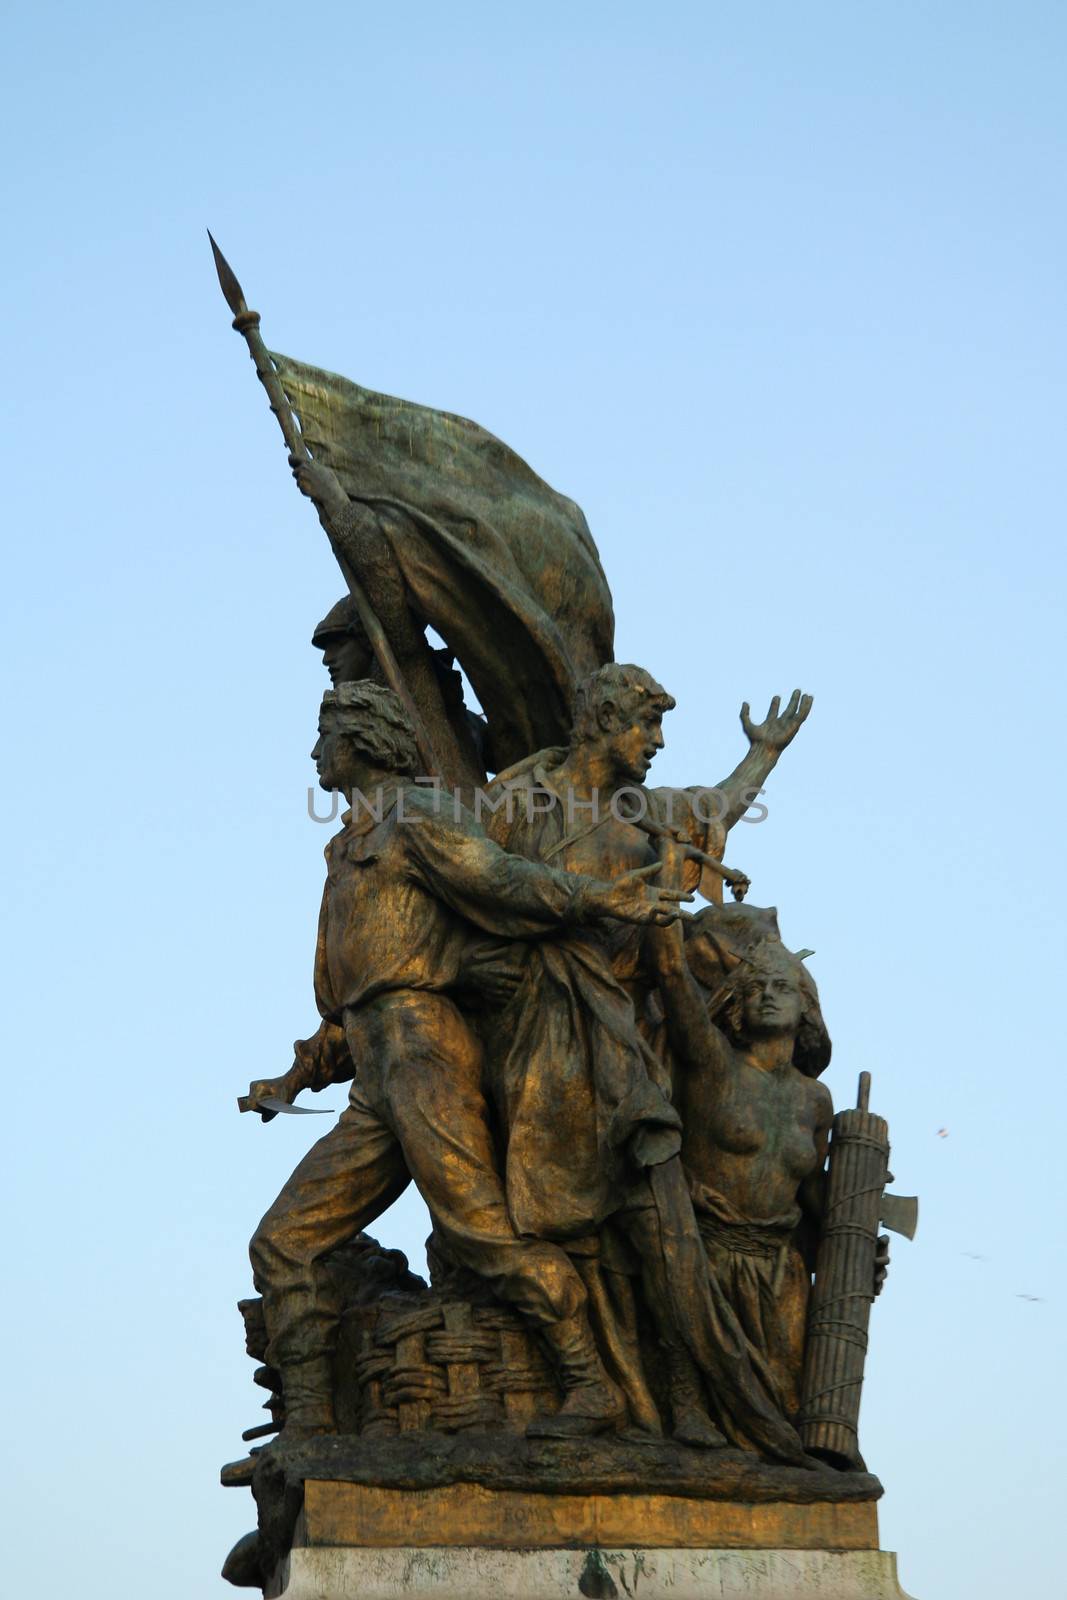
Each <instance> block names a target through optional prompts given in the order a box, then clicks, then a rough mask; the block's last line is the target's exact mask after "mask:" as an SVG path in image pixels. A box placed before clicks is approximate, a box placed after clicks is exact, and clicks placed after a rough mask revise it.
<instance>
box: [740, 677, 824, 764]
mask: <svg viewBox="0 0 1067 1600" xmlns="http://www.w3.org/2000/svg"><path fill="white" fill-rule="evenodd" d="M811 702H812V697H811V695H810V694H801V692H800V690H799V689H794V690H793V693H792V694H791V695H790V697H789V704H788V705H787V706H786V708H785V710H784V711H783V712H782V713H781V715H779V712H778V708H779V706H780V705H781V703H782V697H781V695H777V694H776V695H775V697H774V699H773V700H772V701H771V703H770V706H769V707H768V710H767V715H766V717H765V718H764V720H763V721H762V722H756V723H754V722H753V721H752V714H751V711H750V710H749V704H748V701H747V700H746V701H745V703H744V705H743V706H742V707H741V726H742V728H744V730H745V735H746V737H747V739H748V742H749V744H752V745H762V747H763V748H764V749H765V750H784V749H785V747H786V745H787V744H789V743H790V742H791V740H793V739H795V738H796V735H797V730H798V729H799V727H800V724H801V723H802V722H803V721H804V720H805V718H806V717H807V715H808V712H809V711H810V710H811Z"/></svg>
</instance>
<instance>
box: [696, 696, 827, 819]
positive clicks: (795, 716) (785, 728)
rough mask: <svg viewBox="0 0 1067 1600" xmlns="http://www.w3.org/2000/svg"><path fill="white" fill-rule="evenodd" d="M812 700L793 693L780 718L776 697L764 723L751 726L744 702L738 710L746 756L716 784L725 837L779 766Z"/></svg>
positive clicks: (777, 698)
mask: <svg viewBox="0 0 1067 1600" xmlns="http://www.w3.org/2000/svg"><path fill="white" fill-rule="evenodd" d="M811 703H812V697H811V695H810V694H801V692H800V690H799V689H794V690H793V693H792V694H791V696H790V697H789V704H788V705H787V706H786V708H785V710H784V711H783V712H782V713H781V714H779V710H778V708H779V706H780V705H781V696H780V695H775V697H774V699H773V700H772V701H771V704H770V708H769V709H768V712H767V715H766V718H765V719H764V721H763V722H760V723H753V721H752V715H751V712H750V710H749V705H748V701H747V700H746V701H745V703H744V705H743V706H742V707H741V726H742V728H744V730H745V735H746V737H747V739H748V742H749V750H748V754H747V755H746V756H744V757H743V759H742V760H741V761H740V762H739V763H738V765H737V766H736V767H735V768H734V770H733V772H731V774H730V776H729V777H728V778H724V779H723V781H722V783H720V784H718V785H717V786H716V787H717V791H718V793H719V794H720V795H721V796H722V799H721V801H720V803H719V811H720V815H721V817H722V825H723V827H724V828H725V829H726V831H727V833H728V832H729V831H730V829H731V828H732V827H733V825H734V823H735V822H737V821H738V820H739V818H741V817H743V816H744V814H745V812H746V811H747V810H748V808H749V806H750V805H751V804H752V802H753V800H754V799H755V798H756V795H757V794H758V793H759V791H760V789H762V787H763V785H764V783H765V782H766V781H767V779H768V778H769V777H770V775H771V773H772V772H773V771H774V769H775V767H776V766H777V765H778V757H779V756H780V755H781V753H782V751H783V750H784V749H785V747H786V745H787V744H791V743H792V741H793V740H794V739H795V738H796V736H797V733H798V731H799V729H800V725H801V723H802V722H803V721H804V720H805V718H806V717H807V715H808V712H809V711H810V710H811Z"/></svg>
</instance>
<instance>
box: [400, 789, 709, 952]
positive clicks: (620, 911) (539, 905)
mask: <svg viewBox="0 0 1067 1600" xmlns="http://www.w3.org/2000/svg"><path fill="white" fill-rule="evenodd" d="M404 810H405V817H406V820H407V821H409V822H410V823H411V826H410V827H407V828H405V829H404V841H405V844H406V847H407V855H408V863H409V871H410V872H411V874H412V875H413V876H414V877H415V878H416V879H417V880H418V881H419V882H421V883H422V885H423V887H424V888H426V889H428V890H429V892H430V893H431V894H432V895H434V896H435V897H436V898H437V899H439V900H443V901H444V902H445V904H446V905H449V906H451V907H452V909H453V911H456V912H458V913H459V915H460V916H462V917H465V918H466V919H467V921H468V922H472V923H473V924H474V926H475V927H477V928H481V929H483V930H484V931H485V932H486V933H490V934H494V935H496V937H498V938H503V939H528V938H538V937H540V936H541V935H543V934H546V933H552V932H554V931H556V930H557V929H559V928H560V927H563V926H568V925H570V926H575V925H578V926H581V925H583V924H586V923H589V922H592V921H594V920H595V919H597V918H599V917H614V918H616V919H617V920H619V921H621V922H636V923H650V922H666V921H667V920H668V919H671V918H674V917H677V916H678V915H679V911H678V903H679V902H680V901H682V900H691V899H692V895H690V894H686V893H685V892H684V891H681V890H669V889H660V888H659V887H658V886H657V885H655V884H653V883H651V882H649V881H648V880H649V878H650V877H651V876H654V875H655V874H656V873H658V872H659V870H660V869H659V865H658V863H657V864H655V865H653V866H651V867H644V868H641V869H639V870H638V871H636V872H629V873H626V874H624V875H623V877H621V878H617V879H616V880H615V881H614V882H613V883H600V882H599V881H598V880H597V879H595V878H587V877H582V876H580V875H579V874H578V873H573V872H561V871H559V870H558V869H557V868H555V867H550V866H547V865H546V864H544V863H543V862H540V861H528V860H527V859H526V858H525V856H519V855H513V854H512V853H511V851H509V850H503V849H501V847H500V846H499V845H498V844H495V843H494V842H493V840H492V839H490V838H489V837H488V836H487V835H486V834H485V833H484V832H483V830H482V829H481V828H480V827H479V826H478V825H477V823H476V822H475V820H474V818H473V817H472V816H471V815H470V813H468V812H464V811H460V812H459V813H458V814H456V813H454V812H453V813H452V814H451V815H448V814H447V812H446V810H445V809H443V808H441V807H439V806H437V805H435V804H434V802H433V801H431V799H430V798H429V796H428V794H427V791H426V790H425V789H413V790H405V791H404Z"/></svg>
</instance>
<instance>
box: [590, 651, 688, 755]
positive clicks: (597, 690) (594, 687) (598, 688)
mask: <svg viewBox="0 0 1067 1600" xmlns="http://www.w3.org/2000/svg"><path fill="white" fill-rule="evenodd" d="M606 701H613V702H614V703H615V704H616V705H617V706H619V707H620V709H621V710H622V712H623V713H624V715H625V714H628V713H631V712H636V711H637V710H638V708H639V707H643V706H648V705H651V706H652V707H653V709H654V710H656V711H659V712H664V711H673V710H674V707H675V706H676V705H677V701H676V700H675V699H674V696H673V695H669V694H668V693H667V691H666V689H665V688H664V687H663V685H662V684H661V683H657V682H656V680H655V678H654V677H653V676H652V674H651V673H650V672H646V671H645V669H644V667H635V666H631V665H628V664H626V663H623V662H619V661H609V662H608V664H607V666H604V667H600V668H599V669H598V670H597V671H596V672H594V673H592V675H591V676H590V677H588V678H586V679H585V680H584V681H583V682H582V683H580V684H579V685H578V689H577V691H576V693H575V696H574V710H573V722H572V726H571V744H572V745H576V744H581V743H582V741H583V740H585V739H593V738H595V737H596V735H597V734H598V733H599V732H600V724H599V723H598V721H597V714H598V712H599V711H600V708H601V706H602V705H603V704H604V703H605V702H606Z"/></svg>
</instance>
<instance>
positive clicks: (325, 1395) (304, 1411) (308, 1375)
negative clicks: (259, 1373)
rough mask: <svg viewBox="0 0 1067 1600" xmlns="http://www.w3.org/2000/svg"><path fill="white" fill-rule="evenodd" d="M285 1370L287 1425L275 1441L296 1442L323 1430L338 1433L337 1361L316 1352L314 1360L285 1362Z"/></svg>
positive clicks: (280, 1442) (283, 1378)
mask: <svg viewBox="0 0 1067 1600" xmlns="http://www.w3.org/2000/svg"><path fill="white" fill-rule="evenodd" d="M281 1374H282V1399H283V1400H284V1401H285V1425H284V1427H283V1428H282V1431H281V1433H279V1435H278V1437H277V1439H276V1440H275V1441H274V1442H275V1444H294V1443H296V1441H297V1440H300V1439H314V1438H316V1437H317V1436H318V1435H319V1434H322V1433H336V1432H337V1420H336V1418H335V1417H334V1412H333V1362H332V1361H331V1360H330V1358H329V1356H313V1357H312V1359H311V1360H310V1361H301V1362H299V1363H296V1364H294V1365H292V1366H283V1367H282V1369H281Z"/></svg>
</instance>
